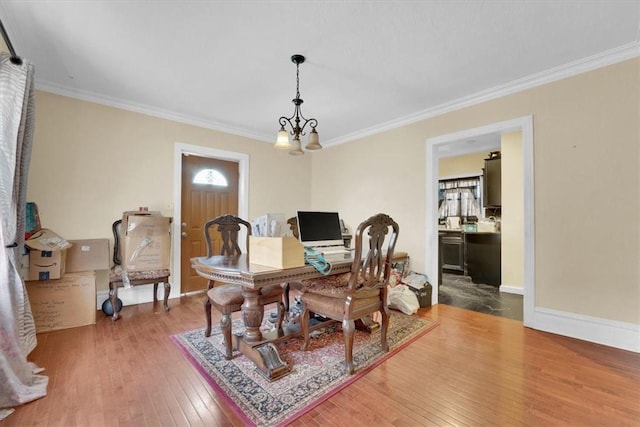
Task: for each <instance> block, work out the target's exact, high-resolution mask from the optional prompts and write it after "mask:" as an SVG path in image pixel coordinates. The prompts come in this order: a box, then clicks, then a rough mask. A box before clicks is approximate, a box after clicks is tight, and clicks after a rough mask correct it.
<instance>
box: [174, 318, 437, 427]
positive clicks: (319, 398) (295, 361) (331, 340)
mask: <svg viewBox="0 0 640 427" xmlns="http://www.w3.org/2000/svg"><path fill="white" fill-rule="evenodd" d="M268 317H269V316H268V315H265V318H268ZM435 326H437V322H434V321H431V320H428V319H422V318H419V317H417V316H409V315H405V314H402V313H400V312H397V311H394V310H391V320H390V323H389V332H388V341H389V352H388V353H384V352H383V351H382V349H381V347H380V331H374V332H373V333H366V332H362V331H356V333H355V338H354V345H353V360H354V362H355V366H356V373H355V374H353V375H348V374H347V373H346V367H345V364H344V342H343V335H342V330H341V327H340V325H339V324H336V325H335V326H331V327H328V328H325V329H321V330H317V331H314V332H313V333H312V334H311V341H310V350H308V351H302V350H300V346H301V344H302V341H303V340H302V337H293V338H291V339H289V340H288V341H286V342H283V343H279V344H277V348H278V351H279V353H280V357H281V358H282V359H283V360H284V361H285V362H287V363H289V364H291V365H292V370H291V373H289V374H288V375H286V376H285V377H282V378H280V379H278V380H275V381H272V382H270V381H269V380H267V379H266V378H265V377H263V376H262V375H261V374H260V373H259V372H258V371H257V370H256V367H255V365H254V364H253V362H251V360H249V359H248V358H246V357H245V356H244V355H242V354H240V353H238V352H234V358H233V359H232V360H226V358H225V356H224V354H225V351H224V344H223V338H222V335H221V333H220V327H219V326H214V327H213V329H212V332H211V336H210V337H208V338H205V336H204V328H200V329H196V330H193V331H189V332H184V333H182V334H178V335H174V336H172V337H171V339H172V340H173V342H174V343H175V344H176V345H177V346H178V348H179V349H180V350H181V351H182V353H183V354H184V355H185V357H186V358H187V359H188V360H189V361H190V362H191V363H192V364H193V365H194V367H195V368H196V369H197V370H198V372H199V373H200V374H201V375H202V376H203V377H204V378H205V379H206V381H207V382H208V383H209V384H210V385H211V387H212V388H213V389H214V390H215V392H216V393H218V394H219V395H220V396H222V397H223V398H224V400H225V401H226V402H227V403H228V405H229V406H230V407H231V408H232V409H233V410H234V411H235V412H236V414H237V415H238V416H239V417H240V418H241V419H242V420H243V422H244V423H245V425H254V426H279V425H286V424H288V423H290V422H292V421H293V420H295V419H296V418H298V417H300V416H302V415H303V414H305V413H307V412H308V411H310V410H311V409H313V408H314V407H315V406H317V405H319V404H320V403H322V402H323V401H325V400H327V399H328V398H330V397H331V396H333V395H334V394H335V393H337V392H338V391H340V390H342V389H343V388H345V387H347V386H348V385H349V384H351V383H353V382H354V381H356V380H358V379H359V378H360V377H362V376H363V375H365V374H366V373H367V372H368V371H370V370H371V369H373V368H374V367H376V366H378V365H379V364H381V363H382V362H383V361H385V360H386V359H388V358H390V357H391V356H393V355H394V354H396V353H397V352H398V351H400V350H401V349H402V348H404V347H406V346H407V345H409V344H410V343H411V342H412V341H414V340H415V339H417V338H419V337H420V336H422V335H424V334H426V333H427V332H428V331H430V330H431V329H432V328H434V327H435ZM271 327H272V325H271V324H270V323H269V322H267V321H265V322H264V324H263V329H269V328H271ZM242 330H243V326H242V321H241V320H236V321H234V322H233V332H234V333H239V332H242Z"/></svg>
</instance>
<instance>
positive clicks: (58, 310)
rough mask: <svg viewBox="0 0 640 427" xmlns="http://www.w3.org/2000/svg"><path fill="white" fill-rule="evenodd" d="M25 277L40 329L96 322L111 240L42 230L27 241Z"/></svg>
mask: <svg viewBox="0 0 640 427" xmlns="http://www.w3.org/2000/svg"><path fill="white" fill-rule="evenodd" d="M26 247H27V248H28V251H27V253H26V254H25V255H24V256H23V260H22V265H21V267H22V271H21V274H22V277H23V278H24V279H25V280H26V281H27V282H26V287H27V293H28V294H29V301H30V303H31V311H32V313H33V317H34V320H35V324H36V332H38V333H40V332H46V331H54V330H57V329H66V328H72V327H76V326H84V325H91V324H94V323H95V322H96V311H97V310H96V271H99V270H108V269H109V240H108V239H89V240H69V241H67V240H65V239H63V238H61V237H60V236H58V235H57V234H55V233H54V232H53V231H51V230H47V229H41V230H38V231H36V232H34V233H32V235H31V236H30V238H29V239H28V240H27V241H26Z"/></svg>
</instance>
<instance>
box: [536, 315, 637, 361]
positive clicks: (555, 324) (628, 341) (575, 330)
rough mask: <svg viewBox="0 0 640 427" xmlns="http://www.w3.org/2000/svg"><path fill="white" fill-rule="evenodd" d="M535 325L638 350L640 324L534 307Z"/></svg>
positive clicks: (560, 333)
mask: <svg viewBox="0 0 640 427" xmlns="http://www.w3.org/2000/svg"><path fill="white" fill-rule="evenodd" d="M532 325H534V326H533V327H534V329H537V330H540V331H545V332H551V333H554V334H558V335H564V336H567V337H572V338H577V339H580V340H584V341H589V342H594V343H597V344H603V345H606V346H609V347H615V348H619V349H622V350H628V351H633V352H635V353H640V325H636V324H633V323H626V322H618V321H615V320H608V319H602V318H599V317H592V316H585V315H582V314H575V313H568V312H564V311H558V310H551V309H548V308H541V307H537V308H536V309H535V312H534V322H533V323H532Z"/></svg>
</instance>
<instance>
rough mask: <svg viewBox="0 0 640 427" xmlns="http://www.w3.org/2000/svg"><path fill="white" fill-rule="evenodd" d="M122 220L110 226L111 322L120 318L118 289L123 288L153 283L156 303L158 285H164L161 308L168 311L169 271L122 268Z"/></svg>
mask: <svg viewBox="0 0 640 427" xmlns="http://www.w3.org/2000/svg"><path fill="white" fill-rule="evenodd" d="M121 228H122V220H121V219H119V220H117V221H115V222H114V223H113V224H112V225H111V230H112V231H113V267H112V268H111V271H110V272H109V301H110V303H111V310H112V311H113V314H112V315H111V320H118V319H119V318H120V306H121V304H122V303H121V301H119V300H118V288H121V287H124V286H138V285H148V284H151V283H153V302H154V304H155V303H157V302H158V284H160V283H162V284H164V298H163V299H162V308H163V309H164V311H169V294H170V293H171V283H170V282H169V276H170V275H171V271H170V270H169V269H160V270H145V271H126V270H125V269H123V268H122V265H121V263H122V253H121V252H122V242H121V241H122V230H121Z"/></svg>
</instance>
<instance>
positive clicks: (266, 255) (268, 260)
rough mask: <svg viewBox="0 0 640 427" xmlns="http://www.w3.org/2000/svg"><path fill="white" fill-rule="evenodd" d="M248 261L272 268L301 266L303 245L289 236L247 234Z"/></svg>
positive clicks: (302, 263)
mask: <svg viewBox="0 0 640 427" xmlns="http://www.w3.org/2000/svg"><path fill="white" fill-rule="evenodd" d="M249 262H250V263H252V264H260V265H266V266H267V267H274V268H295V267H302V266H304V247H303V246H302V243H300V242H299V241H298V239H296V238H295V237H291V236H285V237H256V236H249Z"/></svg>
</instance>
